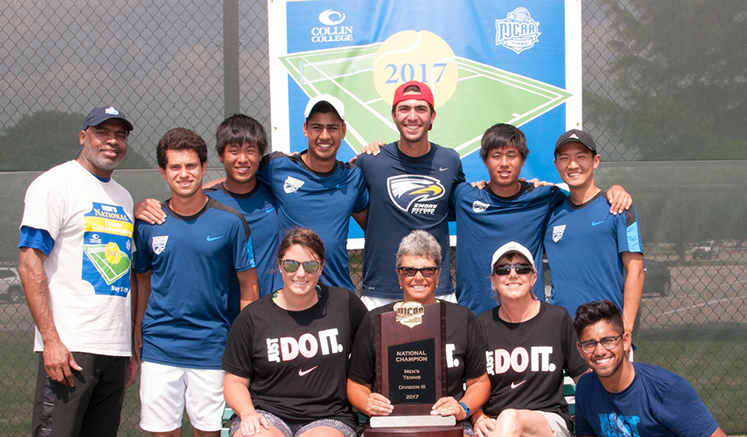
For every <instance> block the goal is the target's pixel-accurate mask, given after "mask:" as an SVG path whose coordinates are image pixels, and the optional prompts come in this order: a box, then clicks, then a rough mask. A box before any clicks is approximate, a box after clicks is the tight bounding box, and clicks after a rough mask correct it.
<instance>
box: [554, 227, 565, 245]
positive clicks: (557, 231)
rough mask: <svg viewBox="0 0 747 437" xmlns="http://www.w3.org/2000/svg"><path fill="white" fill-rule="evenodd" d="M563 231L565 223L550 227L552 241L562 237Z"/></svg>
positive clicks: (555, 241)
mask: <svg viewBox="0 0 747 437" xmlns="http://www.w3.org/2000/svg"><path fill="white" fill-rule="evenodd" d="M563 232H565V225H558V226H554V227H553V228H552V242H553V243H557V242H558V241H560V239H561V238H563Z"/></svg>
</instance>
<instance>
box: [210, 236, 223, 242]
mask: <svg viewBox="0 0 747 437" xmlns="http://www.w3.org/2000/svg"><path fill="white" fill-rule="evenodd" d="M221 238H223V235H221V236H220V237H211V236H210V235H208V236H207V241H215V240H220V239H221Z"/></svg>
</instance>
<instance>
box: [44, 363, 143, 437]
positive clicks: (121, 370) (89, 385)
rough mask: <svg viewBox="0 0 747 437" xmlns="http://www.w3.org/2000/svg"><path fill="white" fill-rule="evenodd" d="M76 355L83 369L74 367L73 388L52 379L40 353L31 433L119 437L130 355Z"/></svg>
mask: <svg viewBox="0 0 747 437" xmlns="http://www.w3.org/2000/svg"><path fill="white" fill-rule="evenodd" d="M73 357H74V358H75V361H76V362H77V363H78V364H79V365H80V367H82V368H83V370H81V371H77V370H73V377H74V378H75V387H72V388H71V387H66V386H64V385H62V384H59V383H57V382H55V381H52V380H51V379H49V377H48V376H47V372H46V371H45V370H44V358H43V356H42V354H41V353H40V354H39V371H38V372H39V373H38V375H37V378H36V395H35V396H34V417H33V419H32V423H31V426H32V435H33V436H34V437H55V436H80V437H89V436H90V437H93V436H97V437H98V436H101V437H116V435H117V430H118V429H119V417H120V413H121V411H122V403H123V402H124V391H125V383H126V382H127V373H128V368H129V361H130V359H129V357H111V356H106V355H94V354H87V353H82V352H73Z"/></svg>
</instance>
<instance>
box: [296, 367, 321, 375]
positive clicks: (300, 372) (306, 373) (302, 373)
mask: <svg viewBox="0 0 747 437" xmlns="http://www.w3.org/2000/svg"><path fill="white" fill-rule="evenodd" d="M317 367H319V366H314V367H312V368H311V369H309V370H301V369H298V376H306V375H308V374H309V373H311V372H312V371H313V370H314V369H316V368H317Z"/></svg>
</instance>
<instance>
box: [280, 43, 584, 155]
mask: <svg viewBox="0 0 747 437" xmlns="http://www.w3.org/2000/svg"><path fill="white" fill-rule="evenodd" d="M381 44H382V43H376V44H370V45H362V46H351V47H343V48H336V49H326V50H315V51H307V52H298V53H292V54H289V55H286V56H283V57H281V58H280V60H281V62H282V64H283V66H284V67H285V68H286V70H287V71H288V73H289V74H290V76H291V77H292V78H293V80H294V81H295V82H296V84H298V86H299V87H301V88H302V89H303V91H304V92H305V93H306V94H307V95H308V96H309V97H314V96H317V95H319V94H332V95H334V96H336V97H338V98H339V99H340V100H342V102H343V103H344V104H345V113H346V119H347V120H346V121H347V129H348V131H347V136H346V140H347V142H348V144H350V146H351V147H352V148H353V150H355V151H356V152H359V151H360V150H361V148H362V147H363V146H364V145H366V144H368V143H370V142H372V141H391V140H393V139H394V138H396V137H397V136H399V134H398V132H397V129H396V127H395V125H394V123H393V122H392V119H391V103H390V100H389V99H390V98H391V97H389V98H387V99H386V100H385V99H383V98H382V97H381V95H380V94H379V93H378V92H377V90H376V87H375V85H374V72H373V65H372V64H373V60H374V57H375V55H376V52H377V49H378V48H379V47H380V46H381ZM454 61H455V62H456V66H457V69H458V79H457V86H456V89H455V91H454V93H453V95H451V97H450V99H449V100H448V102H446V103H445V104H443V106H440V105H439V102H438V98H439V96H438V93H437V92H435V100H436V107H437V111H436V115H437V121H436V123H434V127H433V130H432V131H431V133H430V134H429V139H430V140H431V141H433V142H435V143H438V144H440V145H442V146H444V147H449V148H452V149H454V150H456V151H457V152H459V155H460V157H462V158H464V157H465V156H467V155H469V154H470V153H472V152H474V151H475V150H478V149H479V147H480V139H481V138H482V134H483V133H484V132H485V130H486V129H487V128H488V127H490V126H492V125H493V124H495V123H510V124H513V125H515V126H521V125H523V124H525V123H527V122H529V121H530V120H532V119H534V118H537V117H539V116H540V115H542V114H544V113H546V112H547V111H550V110H551V109H553V108H555V107H557V106H559V105H560V104H562V103H563V102H565V101H566V100H568V98H570V97H571V93H569V92H567V91H565V90H563V89H561V88H558V87H556V86H553V85H549V84H546V83H543V82H540V81H538V80H535V79H531V78H528V77H525V76H521V75H518V74H515V73H511V72H508V71H505V70H501V69H499V68H496V67H493V66H490V65H486V64H482V63H479V62H475V61H472V60H470V59H466V58H463V57H456V56H455V57H454ZM424 65H425V64H418V63H414V65H410V64H406V66H407V67H408V68H407V69H406V68H404V66H403V67H402V68H401V69H400V70H399V71H397V70H395V71H396V74H395V73H394V72H393V74H392V77H395V76H396V77H395V79H396V80H397V81H398V82H399V83H403V82H404V81H406V80H411V79H414V80H422V79H421V77H426V78H436V77H437V76H438V70H437V69H430V70H429V71H426V70H425V66H424ZM421 67H422V71H421ZM429 85H430V84H429ZM392 95H393V93H392ZM439 106H440V107H439ZM395 135H396V136H395Z"/></svg>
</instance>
